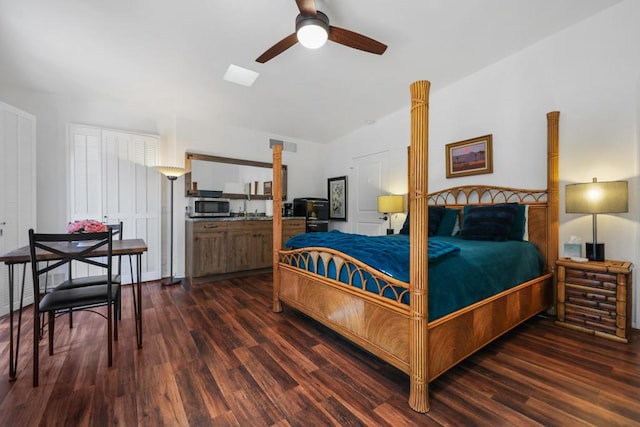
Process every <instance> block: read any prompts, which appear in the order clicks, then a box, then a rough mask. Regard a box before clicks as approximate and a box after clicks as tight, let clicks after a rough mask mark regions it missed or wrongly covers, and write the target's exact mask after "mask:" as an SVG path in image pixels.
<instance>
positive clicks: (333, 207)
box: [327, 176, 347, 221]
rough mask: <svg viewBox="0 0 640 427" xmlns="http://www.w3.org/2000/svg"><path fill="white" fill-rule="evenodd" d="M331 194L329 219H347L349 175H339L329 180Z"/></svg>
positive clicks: (328, 189)
mask: <svg viewBox="0 0 640 427" xmlns="http://www.w3.org/2000/svg"><path fill="white" fill-rule="evenodd" d="M327 194H328V195H329V219H331V220H336V221H346V220H347V177H346V176H339V177H336V178H329V179H328V180H327Z"/></svg>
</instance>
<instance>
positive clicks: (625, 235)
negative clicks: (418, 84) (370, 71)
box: [326, 0, 640, 327]
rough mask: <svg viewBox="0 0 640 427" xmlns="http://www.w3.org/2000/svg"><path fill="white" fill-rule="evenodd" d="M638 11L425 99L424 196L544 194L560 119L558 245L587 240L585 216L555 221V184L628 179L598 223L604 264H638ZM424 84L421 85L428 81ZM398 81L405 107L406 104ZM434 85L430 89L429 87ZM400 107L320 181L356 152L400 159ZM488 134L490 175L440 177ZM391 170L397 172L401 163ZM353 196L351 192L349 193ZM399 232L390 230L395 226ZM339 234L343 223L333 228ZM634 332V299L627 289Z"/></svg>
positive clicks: (639, 6) (637, 311) (629, 4)
mask: <svg viewBox="0 0 640 427" xmlns="http://www.w3.org/2000/svg"><path fill="white" fill-rule="evenodd" d="M639 16H640V3H639V2H635V1H631V0H629V1H625V2H623V3H621V4H619V5H617V6H615V7H613V8H610V9H607V10H606V11H604V12H602V13H600V14H598V15H596V16H594V17H592V18H590V19H588V20H586V21H584V22H582V23H580V24H577V25H575V26H573V27H571V28H568V29H566V30H564V31H563V32H561V33H559V34H557V35H555V36H553V37H551V38H548V39H546V40H544V41H542V42H540V43H537V44H536V45H533V46H531V47H530V48H528V49H526V50H523V51H521V52H519V53H517V54H515V55H513V56H510V57H508V58H506V59H504V60H502V61H500V62H498V63H495V64H493V65H491V66H489V67H487V68H485V69H484V70H481V71H480V72H478V73H475V74H473V75H471V76H469V77H467V78H465V79H463V80H462V81H459V82H458V83H456V84H453V85H451V86H448V87H446V88H443V89H440V90H438V91H437V92H434V91H432V94H431V97H430V147H429V165H430V169H429V188H430V190H432V191H433V190H438V189H443V188H447V187H454V186H458V185H464V184H470V183H481V184H497V185H506V186H513V187H523V188H545V187H546V117H545V114H546V113H547V112H549V111H553V110H558V111H560V181H561V183H560V184H561V190H560V196H561V201H560V202H561V203H560V206H561V213H560V243H561V252H560V254H562V243H563V242H565V241H566V240H567V239H568V238H569V236H571V235H577V236H579V237H581V238H582V241H583V242H585V241H591V240H592V239H591V235H592V233H591V231H592V229H591V224H592V223H591V217H590V216H588V215H587V216H578V215H575V214H565V213H564V209H563V206H564V185H566V184H568V183H575V182H589V181H591V178H592V177H598V179H599V180H600V181H608V180H629V213H627V214H617V215H599V216H598V237H599V241H601V242H605V243H606V256H607V258H609V259H618V260H628V261H632V262H633V263H634V264H635V265H636V266H638V265H640V256H639V254H640V247H639V243H638V236H639V227H638V220H639V217H640V209H639V208H640V206H639V203H640V200H639V198H638V189H639V185H640V184H639V182H638V181H639V178H638V171H639V168H640V167H639V164H638V162H639V159H638V151H639V150H638V147H639V144H640V141H639V140H638V127H639V126H638V125H639V123H640V109H639V106H638V105H639V103H640V50H639V49H638V48H637V41H638V40H640V26H638V25H637V22H636V21H637V17H639ZM424 79H429V76H428V75H425V76H424ZM410 83H411V82H407V105H409V103H410V98H409V89H408V88H409V85H410ZM432 83H433V84H434V85H435V84H437V82H432ZM409 125H410V113H409V108H408V107H407V108H405V109H403V110H401V111H399V112H397V113H395V114H392V115H390V116H388V117H386V118H385V119H384V120H379V121H378V122H377V123H376V124H375V125H372V126H368V127H364V128H361V129H358V130H357V131H356V132H353V133H352V134H350V135H347V136H346V137H343V138H341V139H339V140H337V141H334V142H332V143H331V145H330V149H331V150H332V151H334V152H335V151H336V150H338V149H340V152H346V153H348V155H345V156H343V157H341V158H336V159H335V160H334V161H333V162H332V164H331V165H327V168H326V175H327V176H332V175H341V174H348V172H349V171H350V169H349V168H350V163H351V158H352V157H353V156H354V155H355V154H356V153H358V154H359V155H362V154H365V153H367V152H368V153H374V152H379V151H382V150H385V149H388V150H391V151H392V152H396V153H397V152H400V150H404V149H405V147H406V146H407V145H408V144H409V129H410V128H409ZM488 133H491V134H493V149H494V158H493V160H494V172H493V174H487V175H478V176H472V177H461V178H455V179H446V178H445V170H444V169H445V152H444V146H445V144H447V143H450V142H455V141H459V140H463V139H468V138H473V137H476V136H481V135H485V134H488ZM393 158H394V159H395V160H391V161H395V163H394V164H393V165H392V167H391V169H392V170H393V171H398V172H401V173H399V176H402V174H406V169H407V166H406V158H405V157H402V156H394V157H393ZM351 196H353V193H351ZM398 226H399V225H397V224H396V227H398ZM343 227H344V228H345V229H349V224H345V225H343ZM633 293H634V301H633V306H634V326H635V327H638V320H639V319H640V292H639V291H638V285H637V283H634V292H633Z"/></svg>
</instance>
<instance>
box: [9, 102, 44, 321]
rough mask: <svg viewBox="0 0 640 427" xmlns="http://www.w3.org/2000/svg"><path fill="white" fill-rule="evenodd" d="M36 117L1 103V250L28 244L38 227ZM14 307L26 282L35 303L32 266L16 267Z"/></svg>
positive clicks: (27, 301) (28, 301)
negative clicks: (31, 229)
mask: <svg viewBox="0 0 640 427" xmlns="http://www.w3.org/2000/svg"><path fill="white" fill-rule="evenodd" d="M35 149H36V118H35V116H33V115H31V114H29V113H26V112H24V111H21V110H18V109H17V108H14V107H12V106H10V105H8V104H5V103H2V102H0V253H2V254H4V253H6V252H9V251H11V250H13V249H16V248H19V247H21V246H26V245H28V244H29V235H28V231H29V229H30V228H35V227H36V177H35V173H36V172H35V171H36V167H35V159H36V152H35ZM14 271H15V273H16V275H15V277H14V301H13V307H14V309H15V308H16V307H17V306H18V303H19V302H20V301H19V295H20V294H19V289H20V288H19V286H21V284H22V279H23V277H24V278H25V279H26V281H25V288H24V290H25V295H24V302H23V304H24V305H27V304H31V303H32V302H33V285H32V283H33V282H32V280H31V269H30V268H29V264H27V269H26V270H25V274H24V276H23V274H22V266H19V268H18V267H16V268H15V270H14ZM8 312H9V274H8V269H7V267H6V266H5V265H4V264H2V265H0V316H3V315H5V314H7V313H8Z"/></svg>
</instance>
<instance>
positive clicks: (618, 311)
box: [556, 258, 633, 343]
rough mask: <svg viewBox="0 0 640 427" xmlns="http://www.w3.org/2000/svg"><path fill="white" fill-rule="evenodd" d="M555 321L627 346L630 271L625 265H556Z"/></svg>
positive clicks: (565, 260)
mask: <svg viewBox="0 0 640 427" xmlns="http://www.w3.org/2000/svg"><path fill="white" fill-rule="evenodd" d="M556 266H557V273H558V306H557V311H558V320H557V321H556V325H560V326H564V327H567V328H571V329H576V330H578V331H582V332H586V333H589V334H592V335H596V336H599V337H604V338H608V339H611V340H615V341H620V342H624V343H627V342H629V332H630V331H631V286H632V283H633V281H632V277H631V270H633V264H632V263H630V262H624V261H604V262H596V261H589V262H575V261H572V260H570V259H568V258H563V259H559V260H558V261H556Z"/></svg>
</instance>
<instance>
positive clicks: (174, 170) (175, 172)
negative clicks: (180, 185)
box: [155, 166, 187, 178]
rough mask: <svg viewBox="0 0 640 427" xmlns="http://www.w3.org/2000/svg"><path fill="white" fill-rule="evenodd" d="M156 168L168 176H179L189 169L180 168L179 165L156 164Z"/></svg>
mask: <svg viewBox="0 0 640 427" xmlns="http://www.w3.org/2000/svg"><path fill="white" fill-rule="evenodd" d="M155 168H156V170H157V171H158V172H160V173H161V174H162V175H164V176H167V177H174V178H177V177H179V176H182V175H184V174H185V173H187V170H186V169H185V168H180V167H177V166H156V167H155Z"/></svg>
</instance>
